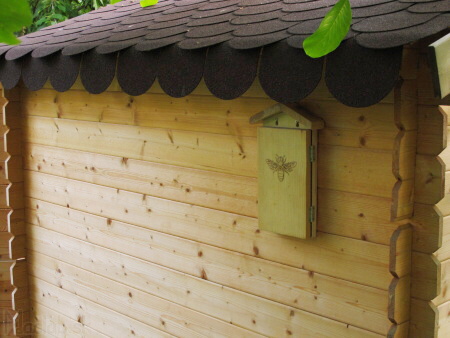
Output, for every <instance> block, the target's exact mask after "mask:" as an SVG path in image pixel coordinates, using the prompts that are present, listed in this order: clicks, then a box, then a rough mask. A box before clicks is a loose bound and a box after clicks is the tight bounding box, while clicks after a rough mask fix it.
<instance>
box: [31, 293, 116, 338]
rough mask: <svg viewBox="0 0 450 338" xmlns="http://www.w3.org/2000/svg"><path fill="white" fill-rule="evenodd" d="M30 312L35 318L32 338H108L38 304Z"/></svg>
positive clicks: (34, 304)
mask: <svg viewBox="0 0 450 338" xmlns="http://www.w3.org/2000/svg"><path fill="white" fill-rule="evenodd" d="M32 311H33V313H34V316H35V317H34V325H35V332H33V333H34V334H33V336H34V337H80V338H81V337H86V338H96V337H99V338H107V337H108V336H106V335H104V334H102V333H100V332H98V331H95V330H93V329H91V328H89V327H87V326H85V325H83V324H82V323H80V322H78V321H77V320H74V319H71V318H69V317H68V316H66V315H64V314H61V313H59V312H57V311H55V310H53V309H51V308H49V307H47V306H45V305H42V304H40V303H38V302H34V303H33V307H32Z"/></svg>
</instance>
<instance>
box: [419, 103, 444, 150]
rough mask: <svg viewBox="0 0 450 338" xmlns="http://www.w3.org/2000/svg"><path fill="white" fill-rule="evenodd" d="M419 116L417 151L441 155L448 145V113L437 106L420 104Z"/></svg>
mask: <svg viewBox="0 0 450 338" xmlns="http://www.w3.org/2000/svg"><path fill="white" fill-rule="evenodd" d="M417 116H418V135H417V153H418V154H421V155H435V156H436V155H439V154H440V153H441V152H442V151H443V150H444V149H445V147H447V124H448V122H447V119H448V118H447V115H446V114H444V113H443V112H442V111H440V110H439V109H438V107H436V106H435V107H433V106H419V108H418V115H417Z"/></svg>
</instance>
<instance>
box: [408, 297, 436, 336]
mask: <svg viewBox="0 0 450 338" xmlns="http://www.w3.org/2000/svg"><path fill="white" fill-rule="evenodd" d="M437 331H438V311H437V309H436V307H435V306H434V305H433V303H432V302H429V301H425V300H418V299H415V298H412V299H411V325H410V328H409V337H412V338H423V337H436V336H437Z"/></svg>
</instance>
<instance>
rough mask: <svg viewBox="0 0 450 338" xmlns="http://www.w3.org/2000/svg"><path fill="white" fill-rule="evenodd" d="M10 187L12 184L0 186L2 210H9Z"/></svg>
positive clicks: (0, 206) (0, 205)
mask: <svg viewBox="0 0 450 338" xmlns="http://www.w3.org/2000/svg"><path fill="white" fill-rule="evenodd" d="M9 187H10V184H2V185H0V208H1V209H8V208H9V198H8V197H9Z"/></svg>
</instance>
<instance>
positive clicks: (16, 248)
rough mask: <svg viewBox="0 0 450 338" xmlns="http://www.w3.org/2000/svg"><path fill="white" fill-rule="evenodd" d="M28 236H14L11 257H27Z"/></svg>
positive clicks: (11, 244)
mask: <svg viewBox="0 0 450 338" xmlns="http://www.w3.org/2000/svg"><path fill="white" fill-rule="evenodd" d="M26 245H27V237H26V235H18V236H14V238H13V240H12V241H11V243H10V247H11V249H10V250H11V256H10V257H11V259H23V258H25V257H26V255H27V254H26V252H27V248H26Z"/></svg>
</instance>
